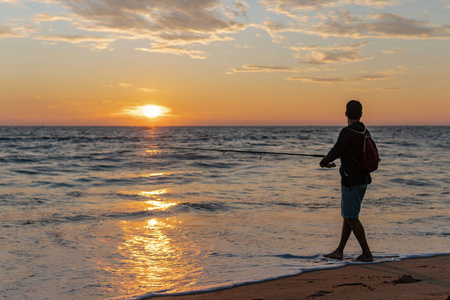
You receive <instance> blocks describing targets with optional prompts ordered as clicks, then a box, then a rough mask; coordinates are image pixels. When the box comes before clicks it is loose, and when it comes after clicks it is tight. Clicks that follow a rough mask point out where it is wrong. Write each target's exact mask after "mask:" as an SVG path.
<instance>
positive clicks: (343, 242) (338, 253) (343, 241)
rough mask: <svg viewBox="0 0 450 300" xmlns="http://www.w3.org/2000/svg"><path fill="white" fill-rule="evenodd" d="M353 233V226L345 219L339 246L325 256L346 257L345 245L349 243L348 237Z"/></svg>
mask: <svg viewBox="0 0 450 300" xmlns="http://www.w3.org/2000/svg"><path fill="white" fill-rule="evenodd" d="M351 233H352V227H351V226H350V223H349V222H348V221H347V219H344V220H343V222H342V232H341V241H340V242H339V246H338V247H337V248H336V250H334V251H333V252H331V253H329V254H326V255H324V257H327V258H333V259H342V258H343V257H344V248H345V245H346V244H347V241H348V238H349V237H350V234H351Z"/></svg>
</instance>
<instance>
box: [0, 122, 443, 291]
mask: <svg viewBox="0 0 450 300" xmlns="http://www.w3.org/2000/svg"><path fill="white" fill-rule="evenodd" d="M340 129H341V128H340V127H154V128H146V127H0V146H1V147H0V164H1V169H0V176H1V181H0V207H1V210H0V227H1V231H0V297H1V298H3V299H139V298H140V297H143V296H145V295H147V296H149V295H153V294H171V293H186V292H187V293H188V292H193V291H205V290H213V289H217V288H223V287H229V286H234V285H240V284H243V283H248V282H256V281H262V280H267V279H271V278H278V277H283V276H288V275H293V274H299V273H301V272H304V271H307V270H315V269H323V268H334V267H339V266H341V265H343V264H349V263H354V262H352V259H354V258H355V257H356V256H358V255H359V254H360V248H359V245H358V243H357V241H356V239H355V238H354V237H353V236H352V237H351V238H350V240H349V242H348V245H347V248H346V253H345V257H346V260H344V261H335V260H329V259H324V258H323V256H322V255H323V254H324V253H328V252H330V251H332V250H334V249H335V248H336V246H337V244H338V242H339V237H340V230H341V222H342V219H341V216H340V178H339V172H338V168H332V169H321V168H320V167H319V161H320V158H314V157H297V156H282V155H268V154H266V155H262V154H243V153H232V152H224V153H222V152H213V151H193V150H176V149H167V148H165V147H197V148H198V147H200V148H217V149H235V150H249V151H256V152H258V151H275V152H289V153H306V154H326V153H327V152H328V150H329V149H330V148H331V147H332V146H333V144H334V142H335V141H336V139H337V136H338V134H339V131H340ZM369 130H370V131H371V133H372V136H373V138H374V140H375V141H376V143H377V146H378V149H379V152H380V156H381V164H380V168H379V170H377V171H375V172H374V173H373V176H372V177H373V183H372V184H371V185H370V186H369V188H368V190H367V193H366V197H365V199H364V202H363V208H362V211H361V215H360V219H361V221H362V223H363V224H364V226H365V230H366V234H367V239H368V242H369V245H370V247H371V249H372V252H373V254H374V256H375V259H376V260H377V261H391V260H399V259H404V258H408V257H415V256H432V255H436V254H439V253H447V254H448V253H450V252H449V251H450V184H449V183H450V172H449V165H450V155H449V149H450V127H445V126H441V127H438V126H436V127H414V126H405V127H376V126H374V127H369ZM336 163H337V165H338V166H339V161H336ZM300 288H301V287H300Z"/></svg>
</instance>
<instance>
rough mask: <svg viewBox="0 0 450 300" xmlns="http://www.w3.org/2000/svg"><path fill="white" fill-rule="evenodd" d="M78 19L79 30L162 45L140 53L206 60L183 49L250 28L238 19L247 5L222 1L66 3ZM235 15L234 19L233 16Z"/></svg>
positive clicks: (68, 0) (85, 0)
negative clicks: (231, 16) (223, 2)
mask: <svg viewBox="0 0 450 300" xmlns="http://www.w3.org/2000/svg"><path fill="white" fill-rule="evenodd" d="M62 1H63V2H64V3H65V6H66V7H68V8H70V9H71V10H72V11H73V12H74V14H75V16H76V17H77V20H76V22H74V24H75V25H76V27H77V29H79V30H86V31H94V32H104V33H108V34H110V35H111V36H115V37H116V38H117V39H140V40H145V39H147V40H151V41H152V42H153V43H156V44H158V45H164V47H161V46H155V47H151V48H137V50H142V51H148V52H159V53H171V54H176V55H180V53H183V52H184V53H185V54H187V55H189V56H190V57H192V58H204V57H205V55H204V54H202V53H203V52H201V51H196V50H190V49H186V50H185V51H182V48H183V47H185V46H186V45H192V44H197V43H200V44H210V43H212V42H216V41H226V40H230V39H231V38H230V37H228V36H227V35H228V34H233V33H236V32H237V31H239V30H243V29H245V28H246V25H245V24H243V23H241V22H237V21H235V20H234V17H237V16H241V17H242V16H243V17H245V16H246V8H247V7H246V4H245V2H243V1H235V2H234V5H233V7H227V6H225V5H222V3H221V2H220V1H218V0H190V1H185V0H114V1H111V0H83V1H71V0H62ZM230 15H233V16H234V17H233V18H230V17H229V16H230Z"/></svg>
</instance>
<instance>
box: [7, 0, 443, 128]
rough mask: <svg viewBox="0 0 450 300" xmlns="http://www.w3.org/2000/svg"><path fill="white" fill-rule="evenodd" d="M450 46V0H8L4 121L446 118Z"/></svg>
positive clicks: (423, 121) (436, 121) (410, 121)
mask: <svg viewBox="0 0 450 300" xmlns="http://www.w3.org/2000/svg"><path fill="white" fill-rule="evenodd" d="M449 53H450V0H335V1H331V0H238V1H234V0H231V1H228V0H227V1H217V0H71V1H69V0H36V1H24V0H0V105H1V110H0V125H4V126H15V125H36V126H41V125H44V126H52V125H58V126H59V125H73V126H78V125H83V126H198V125H200V126H210V125H213V126H222V125H258V126H259V125H261V126H266V125H268V126H271V125H274V126H275V125H276V126H278V125H288V126H290V125H345V124H346V118H345V115H344V111H345V104H346V102H347V101H348V100H351V99H358V100H360V101H361V103H362V104H363V118H362V121H363V122H364V123H366V124H367V125H450V121H449V120H450V83H449V82H450V81H449V79H450V55H449ZM147 105H157V106H160V110H159V113H156V114H155V113H149V111H148V108H149V107H147ZM145 107H147V108H145ZM146 111H147V113H145V112H146ZM155 115H159V116H155Z"/></svg>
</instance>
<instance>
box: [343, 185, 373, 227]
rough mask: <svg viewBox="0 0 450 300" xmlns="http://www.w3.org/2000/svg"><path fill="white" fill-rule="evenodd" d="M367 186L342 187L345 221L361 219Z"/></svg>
mask: <svg viewBox="0 0 450 300" xmlns="http://www.w3.org/2000/svg"><path fill="white" fill-rule="evenodd" d="M366 189H367V184H361V185H354V186H351V187H345V186H341V193H342V199H341V215H342V217H343V218H344V219H352V218H355V219H357V218H359V212H360V210H361V203H362V201H363V198H364V194H365V193H366Z"/></svg>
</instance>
